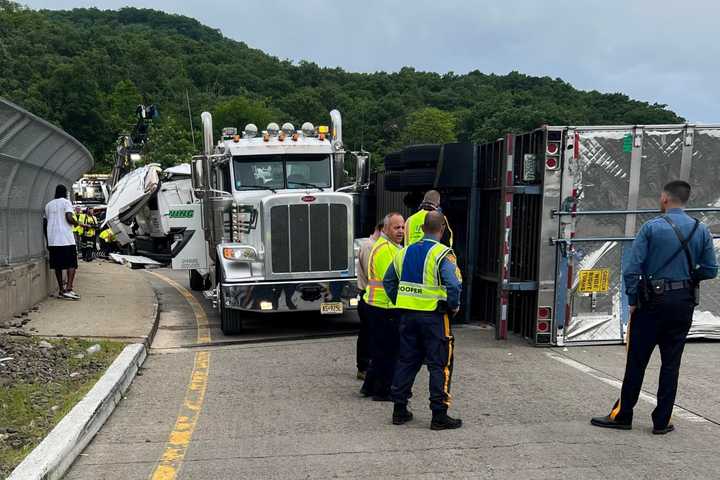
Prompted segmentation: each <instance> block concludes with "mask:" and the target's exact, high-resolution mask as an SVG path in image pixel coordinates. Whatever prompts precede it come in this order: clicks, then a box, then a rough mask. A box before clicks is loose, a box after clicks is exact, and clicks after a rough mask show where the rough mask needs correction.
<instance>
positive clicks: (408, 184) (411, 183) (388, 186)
mask: <svg viewBox="0 0 720 480" xmlns="http://www.w3.org/2000/svg"><path fill="white" fill-rule="evenodd" d="M434 183H435V169H434V168H420V169H417V170H403V171H401V172H385V190H387V191H389V192H408V191H413V190H425V189H428V188H433V185H434Z"/></svg>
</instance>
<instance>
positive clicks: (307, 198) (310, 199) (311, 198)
mask: <svg viewBox="0 0 720 480" xmlns="http://www.w3.org/2000/svg"><path fill="white" fill-rule="evenodd" d="M301 200H302V201H303V202H307V203H310V202H314V201H315V200H316V198H315V197H313V196H312V195H305V196H304V197H302V198H301Z"/></svg>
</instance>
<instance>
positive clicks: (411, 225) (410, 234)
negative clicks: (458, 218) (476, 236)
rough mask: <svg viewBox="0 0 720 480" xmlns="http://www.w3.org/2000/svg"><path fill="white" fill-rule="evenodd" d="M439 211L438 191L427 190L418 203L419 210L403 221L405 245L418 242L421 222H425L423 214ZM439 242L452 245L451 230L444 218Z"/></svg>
mask: <svg viewBox="0 0 720 480" xmlns="http://www.w3.org/2000/svg"><path fill="white" fill-rule="evenodd" d="M433 211H439V212H442V210H441V209H440V193H439V192H438V191H437V190H428V191H427V192H426V193H425V196H424V197H423V201H422V203H421V204H420V210H419V211H417V212H416V213H414V214H412V215H410V216H409V217H408V219H407V222H405V246H406V247H407V246H410V245H412V244H413V243H415V242H419V241H420V240H421V239H422V238H423V236H424V235H425V234H424V233H423V229H422V226H423V223H424V222H425V216H426V215H427V214H428V212H433ZM440 242H441V243H444V244H445V245H447V246H448V247H451V248H452V246H453V231H452V229H451V228H450V225H449V224H448V222H447V218H445V232H444V233H443V237H442V238H441V239H440Z"/></svg>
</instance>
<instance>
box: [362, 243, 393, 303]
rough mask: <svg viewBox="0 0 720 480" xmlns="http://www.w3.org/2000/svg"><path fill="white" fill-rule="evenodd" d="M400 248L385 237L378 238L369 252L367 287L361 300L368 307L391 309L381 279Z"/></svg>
mask: <svg viewBox="0 0 720 480" xmlns="http://www.w3.org/2000/svg"><path fill="white" fill-rule="evenodd" d="M399 250H400V247H399V246H397V245H395V244H394V243H392V242H391V241H389V240H388V239H387V237H385V236H382V237H380V238H379V239H378V240H377V241H376V242H375V244H374V245H373V247H372V250H370V256H369V258H368V269H367V272H368V285H367V289H366V290H365V295H363V300H365V303H367V304H368V305H372V306H374V307H379V308H393V304H392V302H391V301H390V298H389V297H388V295H387V293H385V287H383V278H385V272H387V269H388V268H389V267H390V264H392V262H393V258H394V257H395V254H396V253H397V252H398V251H399Z"/></svg>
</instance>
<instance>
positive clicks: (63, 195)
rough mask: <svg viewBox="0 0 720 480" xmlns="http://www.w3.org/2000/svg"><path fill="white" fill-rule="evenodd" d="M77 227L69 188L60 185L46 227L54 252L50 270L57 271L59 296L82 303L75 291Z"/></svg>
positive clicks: (47, 209)
mask: <svg viewBox="0 0 720 480" xmlns="http://www.w3.org/2000/svg"><path fill="white" fill-rule="evenodd" d="M74 225H77V222H76V220H75V219H74V218H73V205H72V203H70V200H68V199H67V188H66V187H65V185H58V186H57V187H56V188H55V199H54V200H51V201H49V202H48V204H47V205H45V227H46V235H47V242H48V251H49V252H50V268H52V269H53V270H55V277H56V278H57V282H58V287H59V291H58V297H60V298H67V299H70V300H80V295H78V294H77V293H75V291H74V290H73V281H74V280H75V270H76V269H77V265H78V264H77V247H76V246H75V236H74V235H73V226H74ZM64 270H67V283H63V271H64Z"/></svg>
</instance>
